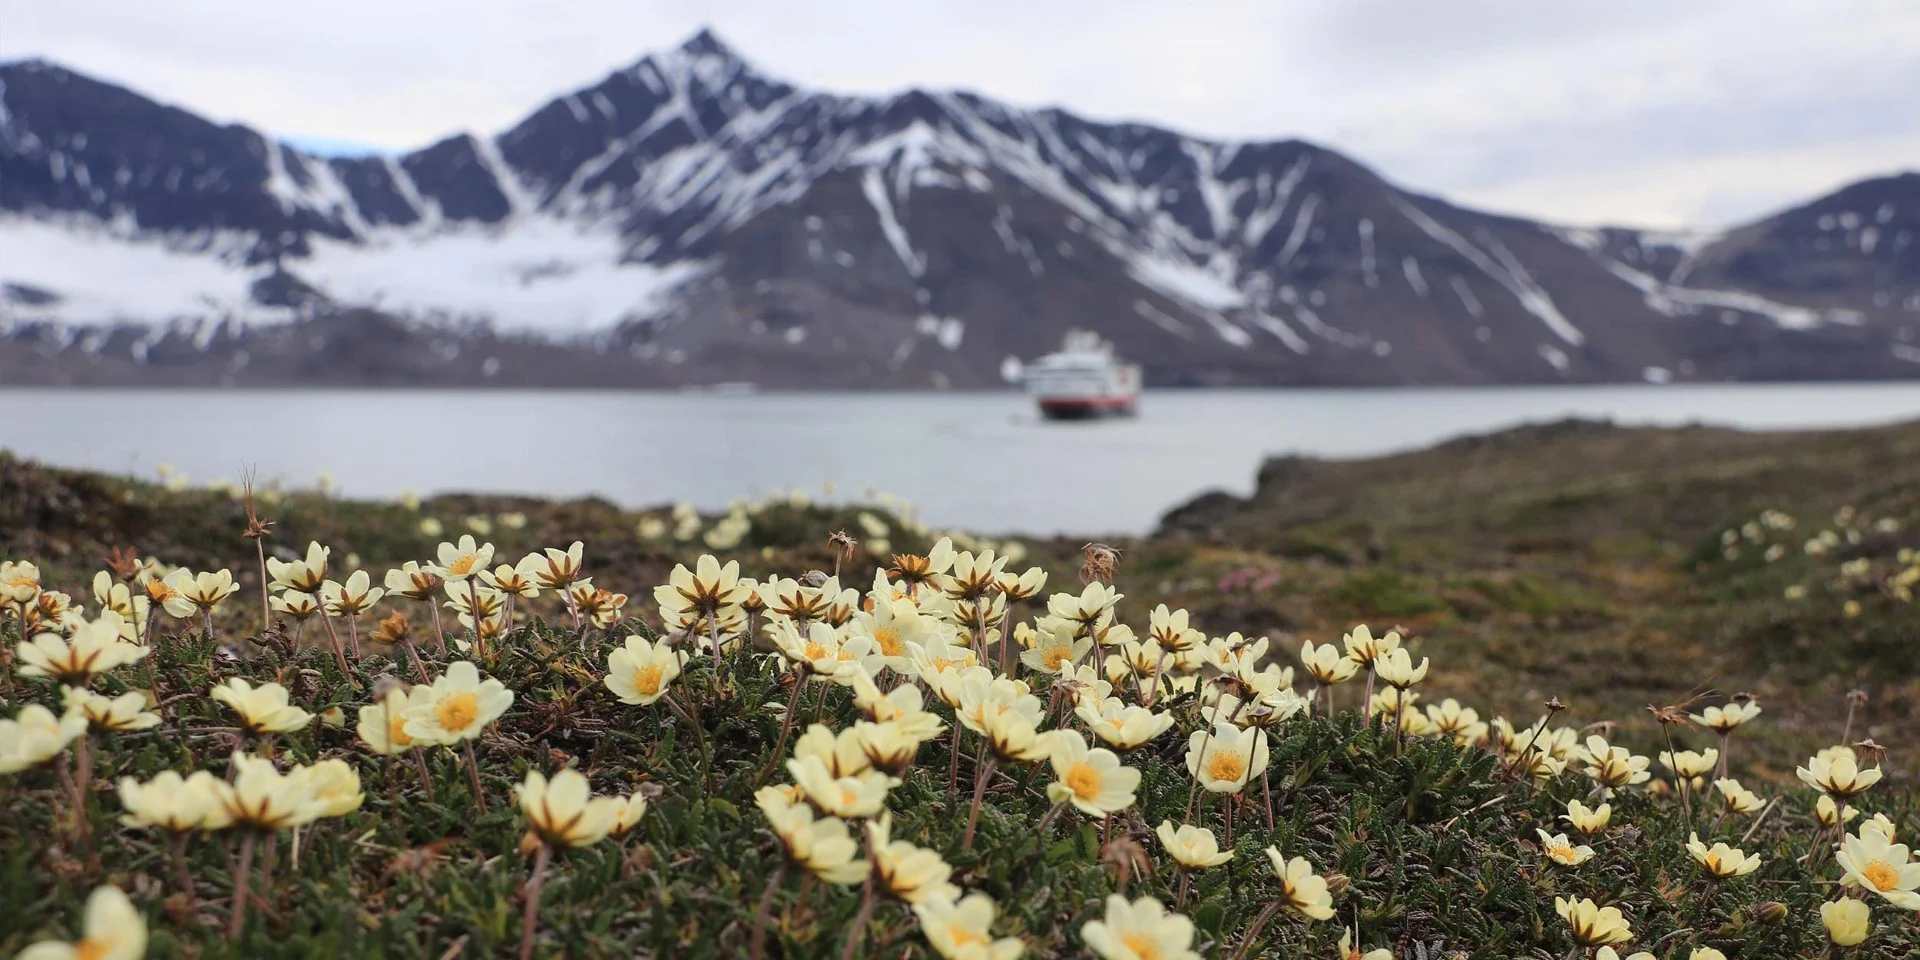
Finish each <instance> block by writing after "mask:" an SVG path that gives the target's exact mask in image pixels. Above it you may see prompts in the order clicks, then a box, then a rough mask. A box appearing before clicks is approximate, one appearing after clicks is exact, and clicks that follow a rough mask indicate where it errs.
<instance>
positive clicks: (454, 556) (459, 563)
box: [433, 533, 493, 583]
mask: <svg viewBox="0 0 1920 960" xmlns="http://www.w3.org/2000/svg"><path fill="white" fill-rule="evenodd" d="M434 554H435V563H434V565H433V570H434V572H435V573H438V574H439V575H440V576H441V578H442V579H444V580H446V581H447V582H448V583H464V582H466V581H467V580H468V579H469V578H472V577H475V576H478V575H479V574H480V573H481V572H482V571H484V570H486V569H487V564H489V563H492V562H493V544H491V543H478V542H476V541H475V540H474V539H473V535H472V534H467V533H463V534H461V535H460V541H459V542H458V543H442V544H440V546H439V547H437V548H435V550H434Z"/></svg>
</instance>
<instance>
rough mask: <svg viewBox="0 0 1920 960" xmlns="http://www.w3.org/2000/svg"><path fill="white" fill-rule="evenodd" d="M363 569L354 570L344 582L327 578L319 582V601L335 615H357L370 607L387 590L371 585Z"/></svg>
mask: <svg viewBox="0 0 1920 960" xmlns="http://www.w3.org/2000/svg"><path fill="white" fill-rule="evenodd" d="M372 579H373V578H372V577H369V576H368V575H367V572H366V571H365V570H355V571H354V572H353V573H352V574H350V575H348V577H347V582H346V583H344V584H341V583H335V582H334V581H332V580H328V581H326V582H325V583H322V584H320V602H321V603H322V604H323V605H325V606H326V608H327V613H328V614H329V615H331V616H335V617H357V616H359V615H360V614H362V613H365V612H366V611H368V610H370V609H372V607H373V605H374V604H376V603H379V602H380V598H381V597H384V596H386V595H387V592H386V591H385V590H383V589H381V588H379V587H376V586H373V585H372Z"/></svg>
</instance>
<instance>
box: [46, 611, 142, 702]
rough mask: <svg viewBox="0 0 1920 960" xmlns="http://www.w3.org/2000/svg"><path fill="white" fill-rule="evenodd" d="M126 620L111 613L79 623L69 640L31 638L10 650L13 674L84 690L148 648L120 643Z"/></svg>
mask: <svg viewBox="0 0 1920 960" xmlns="http://www.w3.org/2000/svg"><path fill="white" fill-rule="evenodd" d="M125 624H126V620H125V619H124V618H122V617H121V616H120V615H119V614H117V613H114V612H113V611H111V610H105V611H102V612H101V613H100V616H99V618H98V619H96V620H92V621H88V622H85V623H82V624H80V625H79V627H77V628H76V629H75V630H74V631H73V635H72V636H71V637H62V636H60V635H59V634H57V633H40V634H35V635H34V636H33V638H32V639H30V640H22V641H20V645H19V646H18V647H15V648H14V656H15V658H16V661H17V666H16V667H15V670H16V672H18V673H19V674H20V676H23V677H48V678H50V679H53V680H57V681H59V682H61V683H64V684H67V685H69V686H85V685H86V684H87V683H88V682H89V681H91V680H92V679H93V678H94V677H96V676H98V675H100V674H102V673H106V672H107V671H109V670H112V669H114V668H116V667H121V666H125V665H127V664H129V663H134V662H136V661H138V660H140V659H141V658H142V657H145V656H146V655H147V653H148V652H149V651H148V648H147V647H144V646H141V645H139V644H136V643H128V642H127V641H126V640H124V639H122V638H121V636H122V632H123V631H122V628H123V627H124V626H125Z"/></svg>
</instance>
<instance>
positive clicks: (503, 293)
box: [288, 216, 711, 338]
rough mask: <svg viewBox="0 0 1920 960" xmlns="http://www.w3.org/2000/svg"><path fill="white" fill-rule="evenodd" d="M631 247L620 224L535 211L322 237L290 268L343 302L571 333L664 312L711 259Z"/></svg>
mask: <svg viewBox="0 0 1920 960" xmlns="http://www.w3.org/2000/svg"><path fill="white" fill-rule="evenodd" d="M626 249H627V243H626V241H625V240H623V239H622V238H621V237H620V236H619V234H618V233H616V232H614V231H613V230H611V229H606V228H597V227H586V228H583V227H581V226H579V225H577V224H572V223H568V222H565V221H562V220H557V219H554V218H551V217H545V216H531V217H526V218H522V219H519V220H516V221H513V222H512V224H511V225H510V226H508V227H507V228H504V229H486V228H479V227H472V226H466V227H449V228H447V229H445V230H442V231H440V232H438V233H435V234H433V235H431V236H417V235H408V234H405V233H402V232H400V231H397V230H388V231H378V232H375V233H374V234H372V235H371V236H369V237H368V238H367V239H366V241H365V242H363V243H345V242H340V241H335V240H327V239H320V240H317V241H316V242H315V244H314V251H313V255H312V256H311V257H309V258H307V259H304V260H299V261H291V262H289V264H288V267H289V269H290V270H292V271H294V272H295V273H297V274H298V275H299V276H300V277H301V278H302V279H304V280H306V281H307V282H308V283H310V284H312V285H313V286H315V287H318V288H319V289H321V290H323V291H325V292H326V293H327V295H328V296H330V297H332V298H333V299H334V300H336V301H339V302H341V303H345V304H351V305H354V306H365V307H372V308H376V309H380V310H386V311H390V312H394V313H398V314H402V315H406V316H414V317H429V318H435V319H451V320H478V321H484V322H487V323H489V324H491V325H492V326H493V327H494V328H495V329H497V330H501V331H510V332H518V333H532V334H538V335H542V336H547V337H557V338H565V337H578V336H583V335H589V334H593V333H599V332H604V331H606V330H609V329H611V328H613V327H615V326H617V325H619V324H621V323H624V322H629V321H633V320H641V319H646V318H650V317H654V316H657V315H659V314H660V313H661V312H662V311H663V310H664V309H665V308H666V307H667V306H669V305H670V303H671V299H672V297H671V295H672V293H673V291H675V290H677V289H678V288H680V287H681V286H682V285H684V284H686V283H688V282H690V281H693V280H695V279H698V278H700V277H702V276H705V275H706V274H707V273H708V272H709V270H710V266H711V265H710V264H707V263H705V262H701V261H680V262H676V263H671V264H666V265H659V264H650V263H641V262H637V261H631V260H628V259H626Z"/></svg>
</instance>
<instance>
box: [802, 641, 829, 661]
mask: <svg viewBox="0 0 1920 960" xmlns="http://www.w3.org/2000/svg"><path fill="white" fill-rule="evenodd" d="M806 654H807V659H808V660H824V659H826V656H827V648H826V647H823V646H821V645H819V644H817V643H814V642H813V641H811V640H809V641H807V649H806Z"/></svg>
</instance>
